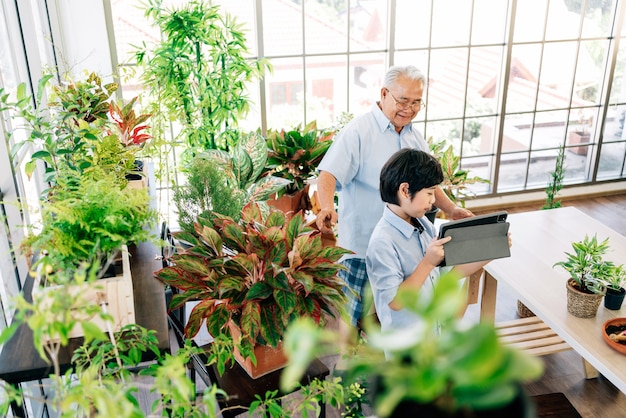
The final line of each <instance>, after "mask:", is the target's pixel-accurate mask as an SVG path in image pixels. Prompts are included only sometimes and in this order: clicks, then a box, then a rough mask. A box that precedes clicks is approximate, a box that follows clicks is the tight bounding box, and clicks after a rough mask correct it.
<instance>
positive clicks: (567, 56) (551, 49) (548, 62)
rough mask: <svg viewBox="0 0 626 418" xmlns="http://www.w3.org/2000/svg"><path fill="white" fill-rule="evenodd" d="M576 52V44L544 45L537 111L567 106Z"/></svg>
mask: <svg viewBox="0 0 626 418" xmlns="http://www.w3.org/2000/svg"><path fill="white" fill-rule="evenodd" d="M576 50H577V43H576V42H558V43H551V44H545V45H544V47H543V59H542V62H541V78H540V80H539V97H538V99H537V110H542V109H558V108H565V107H568V106H569V103H570V97H571V93H570V92H571V89H572V81H573V77H574V65H575V64H576Z"/></svg>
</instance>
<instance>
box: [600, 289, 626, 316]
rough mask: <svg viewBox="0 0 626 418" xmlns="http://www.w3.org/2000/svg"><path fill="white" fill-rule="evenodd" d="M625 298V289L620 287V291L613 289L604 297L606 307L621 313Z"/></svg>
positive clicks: (607, 291)
mask: <svg viewBox="0 0 626 418" xmlns="http://www.w3.org/2000/svg"><path fill="white" fill-rule="evenodd" d="M624 296H626V290H624V288H623V287H620V289H619V290H615V289H611V288H608V289H606V295H604V307H605V308H607V309H611V310H613V311H619V310H620V309H621V308H622V303H623V302H624Z"/></svg>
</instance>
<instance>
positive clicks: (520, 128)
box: [502, 113, 533, 153]
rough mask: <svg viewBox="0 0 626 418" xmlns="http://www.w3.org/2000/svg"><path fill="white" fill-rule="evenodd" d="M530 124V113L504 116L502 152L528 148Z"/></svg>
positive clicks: (531, 118)
mask: <svg viewBox="0 0 626 418" xmlns="http://www.w3.org/2000/svg"><path fill="white" fill-rule="evenodd" d="M532 126H533V115H532V113H522V114H519V115H508V116H506V117H505V119H504V135H503V136H502V152H505V153H509V152H514V151H524V150H529V149H530V135H531V133H532V129H531V128H532Z"/></svg>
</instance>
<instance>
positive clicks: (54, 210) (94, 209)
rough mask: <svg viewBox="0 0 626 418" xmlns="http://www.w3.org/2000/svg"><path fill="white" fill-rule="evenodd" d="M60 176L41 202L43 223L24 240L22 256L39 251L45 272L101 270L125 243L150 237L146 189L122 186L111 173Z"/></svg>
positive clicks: (152, 215)
mask: <svg viewBox="0 0 626 418" xmlns="http://www.w3.org/2000/svg"><path fill="white" fill-rule="evenodd" d="M98 177H99V178H92V177H88V176H81V177H73V176H64V177H60V178H59V179H58V184H57V185H56V186H55V187H54V188H53V189H52V191H51V195H50V198H49V199H48V200H47V201H44V202H42V225H41V230H40V231H38V232H31V233H30V234H29V236H28V237H27V238H26V239H25V240H24V241H23V242H22V252H23V253H24V254H25V255H26V256H29V257H30V256H31V255H32V254H34V253H40V257H39V260H38V261H37V264H41V265H43V266H44V270H43V271H44V272H48V273H55V274H56V273H58V272H60V271H68V272H70V273H71V272H72V271H73V270H75V269H76V268H77V267H78V266H79V265H81V263H84V262H88V263H89V264H92V263H96V264H98V265H99V266H102V265H103V264H106V262H107V260H109V261H110V258H111V257H112V255H113V254H114V253H115V252H116V251H117V250H119V249H120V248H121V246H122V245H123V244H130V243H133V242H141V241H145V240H148V239H152V238H153V237H152V236H151V233H150V231H148V230H147V229H145V226H146V225H149V224H151V223H152V222H154V221H155V220H156V212H155V211H154V210H152V209H150V205H149V199H150V197H149V196H148V193H147V191H146V190H145V189H131V188H121V186H120V184H119V181H118V178H117V176H116V175H115V174H112V173H109V174H104V173H101V175H100V176H98Z"/></svg>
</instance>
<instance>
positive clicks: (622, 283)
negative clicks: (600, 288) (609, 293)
mask: <svg viewBox="0 0 626 418" xmlns="http://www.w3.org/2000/svg"><path fill="white" fill-rule="evenodd" d="M601 280H602V283H604V285H605V286H606V287H607V289H612V290H617V291H619V290H620V289H622V288H624V287H626V270H624V265H623V264H620V265H619V266H616V265H611V266H609V268H608V269H607V271H606V274H605V275H604V276H602V277H601Z"/></svg>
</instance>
